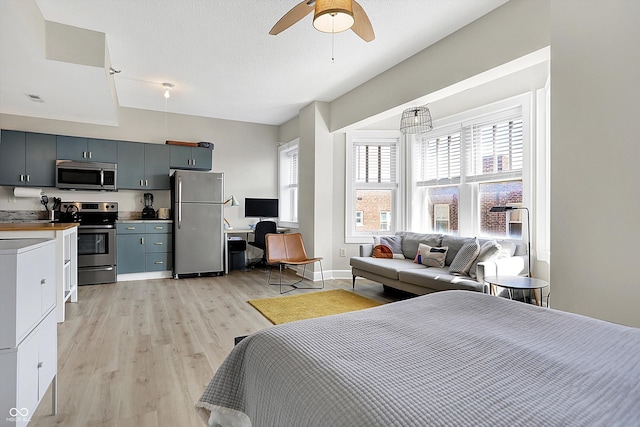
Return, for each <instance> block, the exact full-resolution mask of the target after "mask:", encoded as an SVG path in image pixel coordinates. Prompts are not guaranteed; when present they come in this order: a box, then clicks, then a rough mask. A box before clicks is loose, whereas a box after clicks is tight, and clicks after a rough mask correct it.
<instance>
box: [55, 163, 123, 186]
mask: <svg viewBox="0 0 640 427" xmlns="http://www.w3.org/2000/svg"><path fill="white" fill-rule="evenodd" d="M117 172H118V165H116V164H115V163H98V162H74V161H73V160H57V161H56V187H57V188H61V189H65V190H107V191H115V190H117V189H118V187H117Z"/></svg>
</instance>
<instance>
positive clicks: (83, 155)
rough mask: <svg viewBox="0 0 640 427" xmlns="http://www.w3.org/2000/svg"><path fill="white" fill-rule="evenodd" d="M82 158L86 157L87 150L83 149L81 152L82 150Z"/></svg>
mask: <svg viewBox="0 0 640 427" xmlns="http://www.w3.org/2000/svg"><path fill="white" fill-rule="evenodd" d="M82 158H83V159H86V158H87V152H86V151H83V152H82Z"/></svg>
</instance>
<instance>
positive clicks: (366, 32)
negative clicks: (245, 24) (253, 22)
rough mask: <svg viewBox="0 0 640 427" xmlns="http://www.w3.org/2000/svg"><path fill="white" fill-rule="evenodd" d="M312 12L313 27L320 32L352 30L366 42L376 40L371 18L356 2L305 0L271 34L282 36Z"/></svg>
mask: <svg viewBox="0 0 640 427" xmlns="http://www.w3.org/2000/svg"><path fill="white" fill-rule="evenodd" d="M312 10H315V12H314V15H313V26H314V27H315V29H316V30H318V31H322V32H325V33H339V32H341V31H346V30H348V29H351V30H353V32H354V33H356V34H357V35H358V36H359V37H360V38H361V39H362V40H364V41H366V42H370V41H371V40H373V39H374V38H375V34H374V33H373V27H372V26H371V21H369V17H368V16H367V14H366V13H365V11H364V9H363V8H362V6H360V4H359V3H358V2H357V1H355V0H303V1H301V2H300V3H298V4H297V5H296V6H294V7H293V9H291V10H290V11H289V12H287V13H286V14H285V15H284V16H283V17H282V18H280V20H279V21H278V22H276V25H274V26H273V28H272V29H271V31H269V34H271V35H274V36H275V35H276V34H280V33H281V32H283V31H284V30H286V29H287V28H289V27H290V26H292V25H293V24H295V23H296V22H298V21H300V20H301V19H302V18H304V17H305V16H307V15H308V14H309V13H311V11H312Z"/></svg>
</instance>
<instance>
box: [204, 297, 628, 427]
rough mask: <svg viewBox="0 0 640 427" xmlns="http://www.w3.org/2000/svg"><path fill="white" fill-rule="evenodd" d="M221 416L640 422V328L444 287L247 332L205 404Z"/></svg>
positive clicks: (343, 421)
mask: <svg viewBox="0 0 640 427" xmlns="http://www.w3.org/2000/svg"><path fill="white" fill-rule="evenodd" d="M197 410H198V411H199V413H200V415H201V416H202V417H203V419H204V420H205V421H206V422H208V423H209V424H210V425H214V426H215V425H222V426H232V425H233V426H254V427H259V426H278V427H284V426H296V427H301V426H349V427H353V426H368V427H370V426H444V425H448V426H469V425H486V426H500V425H502V426H516V425H521V426H532V425H546V426H586V425H589V426H593V425H607V426H611V425H621V426H622V425H625V426H626V425H639V424H640V329H636V328H630V327H624V326H620V325H615V324H611V323H607V322H603V321H599V320H595V319H591V318H587V317H582V316H578V315H573V314H569V313H564V312H560V311H555V310H549V309H545V308H540V307H535V306H531V305H527V304H523V303H520V302H514V301H509V300H505V299H502V298H497V297H493V296H490V295H485V294H479V293H475V292H466V291H448V292H439V293H435V294H430V295H426V296H422V297H417V298H414V299H410V300H406V301H401V302H396V303H392V304H387V305H384V306H381V307H376V308H372V309H368V310H363V311H360V312H352V313H346V314H341V315H336V316H330V317H324V318H319V319H310V320H304V321H299V322H293V323H289V324H285V325H280V326H274V327H272V328H269V329H266V330H263V331H260V332H258V333H256V334H254V335H251V336H249V337H248V338H246V339H244V340H243V341H242V342H240V344H238V345H237V346H236V347H235V348H234V349H233V351H232V352H231V354H230V355H229V356H228V357H227V359H226V360H225V361H224V363H223V364H222V366H221V367H220V369H219V370H218V372H217V373H216V374H215V376H214V377H213V379H212V380H211V383H210V384H209V386H208V387H207V389H206V390H205V392H204V394H203V395H202V398H201V399H200V401H199V402H198V404H197Z"/></svg>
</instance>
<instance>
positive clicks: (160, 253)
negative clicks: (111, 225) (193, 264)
mask: <svg viewBox="0 0 640 427" xmlns="http://www.w3.org/2000/svg"><path fill="white" fill-rule="evenodd" d="M172 232H173V224H171V223H165V222H162V223H160V222H153V221H150V222H118V224H117V234H118V248H117V254H118V261H117V262H118V263H117V268H118V274H129V273H144V272H149V271H170V270H171V269H172V268H173V266H172V245H173V240H172V237H173V233H172Z"/></svg>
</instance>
